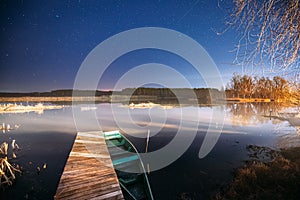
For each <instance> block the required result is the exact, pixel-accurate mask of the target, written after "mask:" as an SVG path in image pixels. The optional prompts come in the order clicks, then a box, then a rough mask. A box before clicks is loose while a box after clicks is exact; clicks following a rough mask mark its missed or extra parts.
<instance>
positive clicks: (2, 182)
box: [0, 141, 21, 187]
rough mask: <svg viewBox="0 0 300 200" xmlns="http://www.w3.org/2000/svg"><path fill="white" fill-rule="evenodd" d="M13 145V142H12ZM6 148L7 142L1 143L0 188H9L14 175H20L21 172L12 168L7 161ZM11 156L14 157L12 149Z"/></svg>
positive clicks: (7, 146) (14, 177) (16, 168)
mask: <svg viewBox="0 0 300 200" xmlns="http://www.w3.org/2000/svg"><path fill="white" fill-rule="evenodd" d="M14 143H15V141H14ZM8 148H9V145H8V143H7V142H3V143H2V144H1V146H0V187H4V186H7V185H8V186H11V185H12V184H13V181H14V180H15V179H16V173H21V170H20V169H19V168H18V166H17V167H14V166H13V165H12V164H11V163H10V162H9V160H8V156H7V155H8ZM13 155H15V152H14V149H13Z"/></svg>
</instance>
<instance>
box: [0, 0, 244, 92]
mask: <svg viewBox="0 0 300 200" xmlns="http://www.w3.org/2000/svg"><path fill="white" fill-rule="evenodd" d="M227 15H228V13H227V10H226V9H222V8H220V7H219V6H218V0H206V1H205V0H204V1H199V0H190V1H182V0H177V1H170V0H166V1H163V0H161V1H159V0H156V1H154V0H153V1H150V0H149V1H140V0H128V1H127V0H119V1H115V0H98V1H96V0H89V1H83V0H81V1H64V0H51V1H50V0H36V1H34V0H32V1H26V0H18V1H17V0H0V74H1V79H0V91H1V92H8V91H9V92H17V91H18V92H29V91H50V90H54V89H68V88H72V87H73V83H74V79H75V76H76V73H77V71H78V69H79V67H80V65H81V63H82V62H83V60H84V59H85V57H86V56H87V55H88V53H89V52H90V51H91V50H92V49H93V48H94V47H96V46H97V45H98V44H99V43H101V42H102V41H104V40H105V39H107V38H109V37H110V36H113V35H115V34H117V33H119V32H122V31H125V30H129V29H133V28H139V27H149V26H150V27H164V28H169V29H173V30H176V31H179V32H182V33H184V34H186V35H188V36H189V37H191V38H193V39H195V40H196V41H197V42H199V43H200V44H201V45H202V46H203V47H204V48H205V49H206V51H207V52H208V53H209V54H210V55H211V57H212V58H213V60H214V61H215V63H216V65H217V67H218V68H219V70H220V72H221V74H222V76H223V77H222V78H223V80H224V83H225V84H226V83H227V82H228V80H229V79H230V77H231V76H232V74H233V72H235V71H240V68H238V67H237V66H232V65H231V63H232V62H233V60H234V53H232V52H230V51H231V50H232V49H234V45H235V44H236V43H237V40H238V38H237V36H236V33H235V32H234V30H229V31H227V32H225V33H224V34H222V35H218V34H217V33H216V32H221V31H223V30H224V29H225V18H226V16H227ZM148 62H157V63H163V64H166V65H168V66H171V67H174V68H175V69H177V70H178V71H179V72H180V73H182V74H184V75H185V76H187V77H190V80H192V82H193V87H205V84H204V83H203V82H202V81H201V80H196V79H198V78H197V77H193V71H192V70H190V67H189V66H188V65H189V63H187V62H185V61H184V60H182V59H180V58H178V57H176V56H175V55H172V54H170V53H167V52H162V51H159V50H149V49H148V50H140V51H136V52H132V53H130V54H128V55H124V56H122V57H120V59H118V60H116V61H115V62H114V63H113V64H112V65H111V66H110V68H109V69H108V70H107V72H106V73H105V76H104V77H103V78H102V79H103V80H102V81H101V83H100V84H99V89H111V88H113V85H114V83H115V82H116V81H117V80H118V78H119V77H120V76H121V75H122V73H125V72H126V71H128V70H129V69H130V68H132V67H135V66H136V65H139V64H143V63H148ZM193 79H195V80H194V81H193ZM124 87H126V86H124ZM179 87H180V86H179Z"/></svg>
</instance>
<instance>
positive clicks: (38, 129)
mask: <svg viewBox="0 0 300 200" xmlns="http://www.w3.org/2000/svg"><path fill="white" fill-rule="evenodd" d="M270 111H271V112H270ZM296 113H299V112H298V109H297V108H296V107H283V106H279V105H277V104H275V103H243V104H242V103H230V104H226V105H222V106H193V105H184V106H180V107H179V106H177V105H167V106H166V105H163V106H159V105H155V106H152V107H132V106H128V105H122V104H96V105H92V104H84V105H73V106H69V105H66V106H64V107H63V108H62V109H53V110H45V111H44V112H39V113H36V112H27V113H17V114H16V113H7V114H0V124H2V123H5V124H10V126H11V127H16V128H15V129H13V130H11V131H5V132H2V133H1V134H0V142H1V143H2V142H4V141H7V142H11V141H12V140H16V142H17V143H18V145H19V146H20V148H21V150H20V151H18V152H17V158H15V159H13V163H16V164H18V165H20V166H21V167H22V171H23V174H22V175H21V176H18V177H17V180H16V181H15V183H14V185H13V186H12V187H9V188H6V189H5V190H4V191H0V199H20V198H25V199H53V196H54V194H55V191H56V187H57V184H58V182H59V178H60V175H61V173H62V171H63V168H64V164H65V162H66V159H67V157H68V154H69V151H70V150H71V148H72V144H73V141H74V139H75V136H76V132H77V131H89V130H103V131H110V130H116V129H121V131H122V132H124V133H125V134H126V135H127V136H128V138H129V139H130V140H131V141H132V142H133V143H134V144H135V146H136V147H137V149H138V150H139V151H140V152H141V153H144V152H145V151H146V150H145V146H146V136H147V133H148V130H149V131H150V136H151V137H150V139H149V147H148V152H156V151H160V150H161V149H164V148H165V147H166V146H167V145H168V144H171V143H172V141H173V140H174V139H175V138H177V140H178V141H179V142H177V143H175V144H174V145H173V146H172V148H173V150H174V151H175V150H177V151H178V152H179V153H180V156H179V158H178V159H174V160H173V161H174V162H171V163H170V164H169V165H167V166H166V167H163V168H160V169H156V167H155V166H153V165H151V163H150V165H149V168H150V170H153V169H151V167H153V168H155V170H154V171H151V172H150V173H149V180H150V184H151V187H152V191H153V194H154V197H155V199H208V198H209V197H210V196H211V195H212V194H213V193H214V192H216V191H217V190H218V189H220V188H221V187H223V186H225V185H228V184H229V183H230V181H231V179H232V175H233V172H234V170H235V169H236V168H237V167H240V166H242V165H244V161H245V160H247V158H248V152H247V149H246V147H247V145H250V144H253V145H259V146H267V147H271V148H274V149H279V148H286V147H291V146H296V145H298V144H300V131H299V127H295V126H291V125H290V124H289V122H287V121H285V120H282V119H281V118H279V117H276V116H278V115H282V114H285V115H287V114H290V115H295V114H296ZM74 119H75V120H74ZM95 122H97V123H95ZM15 125H17V126H15ZM17 127H18V128H17ZM178 130H180V131H178ZM218 130H222V131H221V135H220V137H219V138H218V140H217V142H216V144H215V145H214V147H213V148H212V150H211V151H209V153H208V154H207V155H206V156H205V157H204V158H199V151H200V148H201V146H202V144H203V142H204V138H205V136H206V135H207V134H216V132H217V131H218ZM187 139H189V140H190V143H189V145H188V146H184V145H183V143H181V142H180V141H186V140H187ZM184 144H185V143H184ZM169 153H170V155H171V154H172V153H173V152H169ZM159 159H161V160H159V161H158V162H160V161H161V163H163V162H164V159H166V157H161V158H159ZM44 164H46V165H47V168H46V169H42V170H41V171H40V172H38V170H37V168H38V167H40V168H42V166H43V165H44Z"/></svg>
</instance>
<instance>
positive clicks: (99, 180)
mask: <svg viewBox="0 0 300 200" xmlns="http://www.w3.org/2000/svg"><path fill="white" fill-rule="evenodd" d="M54 199H57V200H58V199H64V200H69V199H70V200H71V199H72V200H73V199H96V200H98V199H99V200H100V199H124V198H123V194H122V191H121V188H120V185H119V181H118V178H117V175H116V173H115V170H114V168H113V165H112V161H111V158H110V155H109V152H108V149H107V146H106V143H105V140H104V137H103V133H102V132H78V133H77V137H76V139H75V142H74V145H73V148H72V150H71V152H70V155H69V158H68V160H67V163H66V165H65V168H64V171H63V174H62V176H61V178H60V182H59V185H58V188H57V191H56V194H55V196H54Z"/></svg>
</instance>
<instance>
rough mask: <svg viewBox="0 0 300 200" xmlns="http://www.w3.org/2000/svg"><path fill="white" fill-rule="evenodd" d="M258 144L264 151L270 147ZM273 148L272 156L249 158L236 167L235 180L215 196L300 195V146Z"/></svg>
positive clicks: (295, 197) (288, 197)
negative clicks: (257, 158)
mask: <svg viewBox="0 0 300 200" xmlns="http://www.w3.org/2000/svg"><path fill="white" fill-rule="evenodd" d="M256 148H257V149H258V151H260V152H261V153H263V150H262V149H266V150H267V151H269V150H270V149H269V148H265V147H256ZM269 152H271V154H273V156H271V157H274V158H273V159H272V160H268V161H257V160H253V159H251V160H249V161H248V162H247V164H246V166H244V167H242V168H240V169H238V170H237V171H236V173H235V177H234V179H233V181H232V184H231V185H230V186H229V187H228V188H226V189H224V190H223V191H222V192H218V193H217V194H216V195H215V196H214V197H213V198H212V199H243V200H244V199H300V190H299V188H300V168H299V167H300V154H299V153H300V148H292V149H284V150H282V151H281V152H277V151H274V150H271V151H269ZM252 153H253V152H252ZM256 154H259V153H257V152H256Z"/></svg>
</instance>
